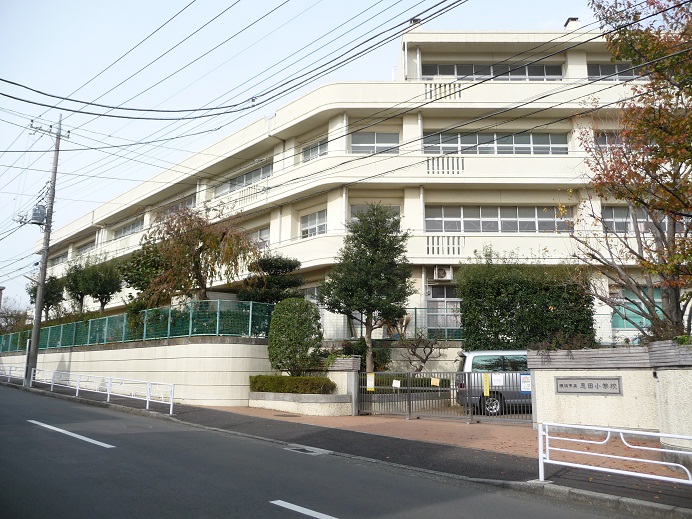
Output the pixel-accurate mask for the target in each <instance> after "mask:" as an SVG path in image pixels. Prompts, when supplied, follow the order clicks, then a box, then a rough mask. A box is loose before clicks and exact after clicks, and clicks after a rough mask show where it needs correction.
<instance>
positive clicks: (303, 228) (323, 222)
mask: <svg viewBox="0 0 692 519" xmlns="http://www.w3.org/2000/svg"><path fill="white" fill-rule="evenodd" d="M311 219H314V222H311ZM326 233H327V209H320V210H319V211H313V212H312V213H308V214H305V215H303V216H301V217H300V239H305V238H312V237H313V236H318V235H320V234H326Z"/></svg>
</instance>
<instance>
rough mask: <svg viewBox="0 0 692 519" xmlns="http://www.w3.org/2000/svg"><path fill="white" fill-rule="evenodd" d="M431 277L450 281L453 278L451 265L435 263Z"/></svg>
mask: <svg viewBox="0 0 692 519" xmlns="http://www.w3.org/2000/svg"><path fill="white" fill-rule="evenodd" d="M433 279H434V280H435V281H451V280H452V279H453V275H452V266H451V265H435V271H434V272H433Z"/></svg>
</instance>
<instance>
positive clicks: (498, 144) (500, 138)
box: [423, 133, 567, 155]
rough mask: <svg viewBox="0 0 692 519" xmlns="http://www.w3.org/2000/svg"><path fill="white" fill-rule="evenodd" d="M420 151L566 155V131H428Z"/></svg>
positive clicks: (432, 152) (437, 153)
mask: <svg viewBox="0 0 692 519" xmlns="http://www.w3.org/2000/svg"><path fill="white" fill-rule="evenodd" d="M423 152H424V153H427V154H434V155H440V154H441V155H444V154H449V153H459V154H474V155H475V154H481V155H567V134H566V133H518V134H514V133H467V134H463V133H429V134H426V135H424V136H423Z"/></svg>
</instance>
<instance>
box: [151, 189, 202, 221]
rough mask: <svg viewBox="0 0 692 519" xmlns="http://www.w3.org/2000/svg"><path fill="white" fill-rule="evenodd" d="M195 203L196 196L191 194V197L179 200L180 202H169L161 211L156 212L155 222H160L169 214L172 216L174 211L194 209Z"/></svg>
mask: <svg viewBox="0 0 692 519" xmlns="http://www.w3.org/2000/svg"><path fill="white" fill-rule="evenodd" d="M196 203H197V196H196V195H195V194H194V193H193V194H191V195H188V196H186V197H184V198H181V199H180V200H178V201H176V202H171V203H170V204H166V205H164V206H163V207H162V208H161V209H159V210H158V211H156V216H155V219H156V220H161V219H162V218H165V217H166V216H168V215H169V214H172V213H174V212H176V211H180V210H181V209H191V208H193V207H195V204H196Z"/></svg>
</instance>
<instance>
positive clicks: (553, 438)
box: [538, 423, 692, 485]
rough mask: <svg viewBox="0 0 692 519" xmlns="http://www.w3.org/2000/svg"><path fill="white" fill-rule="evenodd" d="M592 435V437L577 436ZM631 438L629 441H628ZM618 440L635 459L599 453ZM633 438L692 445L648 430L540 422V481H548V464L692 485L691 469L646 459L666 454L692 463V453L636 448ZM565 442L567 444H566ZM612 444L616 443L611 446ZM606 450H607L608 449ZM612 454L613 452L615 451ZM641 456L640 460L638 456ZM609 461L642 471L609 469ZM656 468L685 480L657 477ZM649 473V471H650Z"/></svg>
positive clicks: (654, 448)
mask: <svg viewBox="0 0 692 519" xmlns="http://www.w3.org/2000/svg"><path fill="white" fill-rule="evenodd" d="M579 433H581V436H584V435H588V436H589V437H587V438H583V437H575V436H579ZM594 434H596V435H600V436H605V437H604V438H603V439H593V435H594ZM628 437H629V439H628ZM615 438H619V441H620V442H621V443H622V445H623V446H624V447H626V448H627V451H628V453H632V456H619V455H615V454H608V453H605V452H598V451H597V450H596V449H597V447H596V446H604V447H605V446H608V445H613V444H614V443H615ZM633 438H643V439H657V440H659V442H660V440H665V439H667V440H686V441H688V442H690V444H691V445H692V436H683V435H680V434H664V433H656V432H646V431H633V430H628V429H613V428H609V427H591V426H583V425H569V424H559V423H539V424H538V456H539V464H538V477H539V480H540V481H545V465H546V464H552V465H560V466H563V467H573V468H582V469H589V470H595V471H598V472H608V473H611V474H621V475H625V476H636V477H640V478H648V479H655V480H658V481H668V482H673V483H681V484H685V485H692V474H690V470H689V469H688V468H687V467H686V466H685V465H683V464H681V463H676V462H672V461H663V460H659V459H646V458H644V457H642V456H641V455H643V454H644V453H646V454H656V455H657V456H658V457H663V456H664V455H665V454H668V455H671V456H675V457H677V458H678V459H681V458H684V457H687V458H688V459H689V461H690V463H692V452H690V451H688V450H682V449H681V450H676V449H668V448H663V447H653V446H649V445H635V444H634V443H633V441H634V440H633ZM563 442H564V443H563ZM610 442H612V443H610ZM555 443H559V444H560V445H572V446H574V447H573V448H567V447H557V446H555ZM604 450H605V449H604ZM611 452H612V451H611ZM637 454H640V457H635V456H636V455H637ZM554 456H560V457H561V458H563V459H560V460H558V459H555V457H554ZM569 456H571V457H572V459H580V460H592V462H589V463H585V462H578V461H569ZM608 460H616V461H618V462H627V463H628V465H630V466H632V465H634V466H637V467H640V468H641V469H642V470H641V471H640V470H628V469H623V468H614V467H609V466H607V465H608V464H609V463H612V462H609V461H608ZM654 467H666V468H668V469H673V470H676V471H679V472H680V476H681V477H673V476H666V475H662V474H654V473H652V472H653V470H652V469H653V468H654ZM647 468H648V469H649V472H646V471H645V470H646V469H647Z"/></svg>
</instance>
